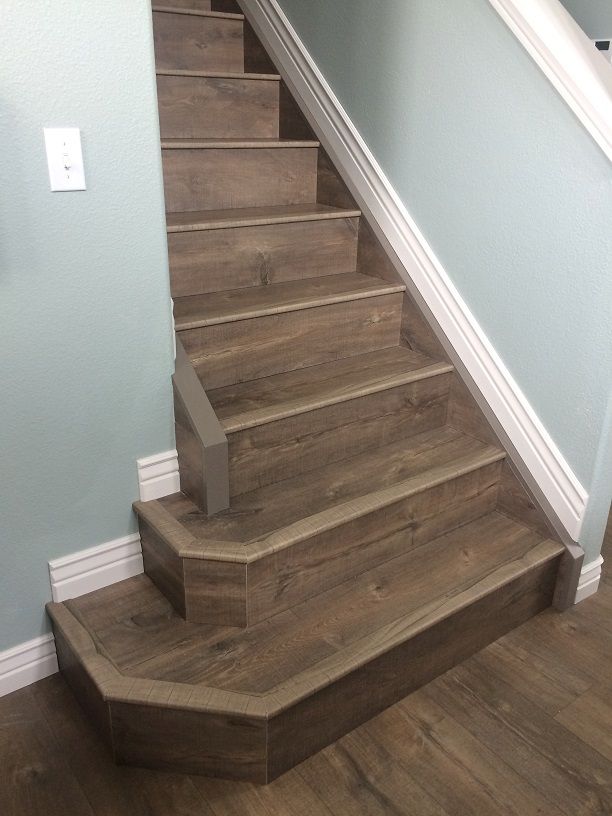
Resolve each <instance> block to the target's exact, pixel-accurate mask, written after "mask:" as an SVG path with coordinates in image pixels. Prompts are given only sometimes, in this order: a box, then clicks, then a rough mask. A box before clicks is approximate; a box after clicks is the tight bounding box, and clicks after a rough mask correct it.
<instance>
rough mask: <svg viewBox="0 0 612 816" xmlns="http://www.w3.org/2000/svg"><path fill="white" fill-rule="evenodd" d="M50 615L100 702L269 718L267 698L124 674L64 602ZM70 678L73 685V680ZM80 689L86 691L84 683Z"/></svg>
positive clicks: (52, 607) (54, 605)
mask: <svg viewBox="0 0 612 816" xmlns="http://www.w3.org/2000/svg"><path fill="white" fill-rule="evenodd" d="M47 612H48V614H49V617H50V618H51V621H52V623H53V631H54V633H55V635H56V637H57V638H58V639H60V638H61V639H62V640H63V641H64V642H65V643H66V644H67V646H68V647H69V649H70V651H71V652H72V654H73V656H74V658H75V659H76V661H77V663H78V666H79V668H80V669H81V670H82V671H84V672H85V674H86V676H87V677H88V679H89V680H90V682H91V684H92V685H93V687H94V690H95V692H97V694H98V695H99V699H100V702H104V703H113V702H115V703H127V704H133V705H144V706H150V707H152V708H168V709H176V710H183V711H192V712H201V713H208V714H220V715H244V716H248V717H252V718H253V719H266V718H267V715H268V705H267V701H266V699H265V698H264V696H263V695H259V694H255V693H252V692H248V693H241V692H234V691H225V690H223V689H218V688H214V687H211V686H199V685H198V686H190V685H187V684H185V683H172V682H168V681H165V680H150V679H145V678H139V677H130V676H127V675H123V674H121V672H120V671H119V670H118V669H117V667H116V666H115V665H114V663H113V662H112V661H111V660H109V659H108V658H107V657H105V656H104V655H102V654H101V653H100V652H99V651H98V649H97V647H96V645H95V643H94V641H93V640H92V638H91V635H90V634H89V632H88V630H87V629H86V628H85V627H84V626H83V624H82V623H81V622H80V621H79V620H78V618H77V617H76V615H75V614H74V612H72V611H71V610H70V609H68V607H67V606H66V605H65V604H64V603H49V604H47ZM61 668H62V666H61V665H60V669H61ZM71 668H72V666H71ZM67 679H68V681H69V683H70V677H68V678H67ZM78 690H79V691H81V690H82V686H81V684H80V683H79V689H78Z"/></svg>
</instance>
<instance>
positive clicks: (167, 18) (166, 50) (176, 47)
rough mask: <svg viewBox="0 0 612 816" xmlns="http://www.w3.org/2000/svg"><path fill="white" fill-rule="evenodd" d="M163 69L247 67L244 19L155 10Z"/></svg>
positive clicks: (157, 54)
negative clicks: (245, 60)
mask: <svg viewBox="0 0 612 816" xmlns="http://www.w3.org/2000/svg"><path fill="white" fill-rule="evenodd" d="M153 31H154V38H155V63H156V65H157V68H158V69H160V70H170V71H172V70H180V71H218V72H221V71H225V72H227V73H241V72H243V71H244V37H243V22H242V20H231V19H224V18H221V17H197V16H192V15H189V14H168V13H165V12H153Z"/></svg>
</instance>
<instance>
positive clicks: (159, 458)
mask: <svg viewBox="0 0 612 816" xmlns="http://www.w3.org/2000/svg"><path fill="white" fill-rule="evenodd" d="M137 467H138V487H139V490H140V501H152V500H153V499H162V498H163V497H164V496H171V495H172V494H173V493H178V492H179V491H180V489H181V483H180V478H179V466H178V453H177V452H176V450H171V451H165V452H164V453H156V454H155V455H154V456H147V457H146V458H144V459H138V461H137Z"/></svg>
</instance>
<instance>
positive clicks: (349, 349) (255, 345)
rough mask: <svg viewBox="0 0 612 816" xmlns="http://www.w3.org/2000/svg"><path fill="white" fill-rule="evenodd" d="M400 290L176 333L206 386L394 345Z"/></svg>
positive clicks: (220, 384)
mask: <svg viewBox="0 0 612 816" xmlns="http://www.w3.org/2000/svg"><path fill="white" fill-rule="evenodd" d="M401 297H402V296H401V294H394V295H383V296H380V297H373V298H365V299H362V300H354V301H350V302H348V303H336V304H332V305H329V306H320V307H318V308H312V309H304V310H301V311H297V312H286V313H281V314H274V315H269V316H265V317H259V318H256V319H251V320H243V321H238V322H233V323H226V324H216V325H213V326H208V327H205V328H201V329H192V330H189V331H183V332H181V339H182V340H183V344H184V346H185V350H186V351H187V353H188V354H189V355H190V357H191V358H192V360H194V362H195V364H196V368H197V373H198V376H199V377H200V379H201V381H202V382H203V383H204V385H205V387H206V388H207V389H213V388H220V387H222V386H225V385H231V384H233V383H238V382H243V381H245V380H253V379H257V378H258V377H267V376H270V375H271V374H279V373H281V372H283V371H293V370H296V369H299V368H305V367H307V366H311V365H318V364H319V363H326V362H331V361H333V360H339V359H342V358H345V357H351V356H353V355H357V354H365V353H368V352H370V351H374V350H376V349H382V348H391V347H392V346H395V345H396V344H397V337H398V332H399V323H400V319H401V311H400V310H401Z"/></svg>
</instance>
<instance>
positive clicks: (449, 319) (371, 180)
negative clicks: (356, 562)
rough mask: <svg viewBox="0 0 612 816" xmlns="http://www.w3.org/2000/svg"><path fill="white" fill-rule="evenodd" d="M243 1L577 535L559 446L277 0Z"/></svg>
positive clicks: (579, 515)
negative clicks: (492, 343)
mask: <svg viewBox="0 0 612 816" xmlns="http://www.w3.org/2000/svg"><path fill="white" fill-rule="evenodd" d="M242 7H243V9H244V11H245V13H246V15H247V17H248V19H249V21H250V23H251V24H252V25H253V27H254V29H255V31H256V32H257V34H258V35H259V37H260V38H261V40H262V42H263V43H264V45H265V46H266V47H267V48H268V49H269V51H270V54H271V55H272V57H273V58H274V59H275V62H276V64H277V67H278V69H279V70H280V72H281V73H282V75H283V78H284V80H285V81H286V83H287V85H288V86H289V88H290V90H291V91H292V92H293V93H294V95H295V97H296V99H297V100H298V101H300V102H301V106H302V108H303V110H304V113H305V115H306V116H307V118H308V119H309V120H310V122H311V124H312V125H313V126H314V127H315V129H316V130H317V133H318V136H319V138H320V139H321V143H322V144H323V146H324V148H325V150H326V151H327V152H328V153H329V155H330V156H331V158H332V160H333V161H334V162H335V163H336V165H337V167H338V168H339V169H340V170H341V171H342V172H343V174H344V176H345V181H346V182H347V184H348V185H349V187H350V189H351V192H352V193H353V195H354V196H355V199H356V201H357V203H358V205H359V207H360V208H361V209H362V211H363V212H364V214H365V215H366V216H367V217H368V218H369V219H370V220H371V221H372V226H373V227H374V228H375V229H377V230H379V231H380V234H381V237H382V238H383V239H384V240H385V241H386V242H388V244H389V245H390V246H391V248H392V249H393V251H394V252H395V253H396V255H397V258H398V260H399V262H400V263H399V265H398V272H399V273H400V274H401V275H402V277H403V278H404V280H405V282H406V283H407V285H408V288H409V290H410V291H412V292H413V293H414V294H415V295H416V296H419V297H421V298H422V299H423V301H424V302H425V304H426V306H427V308H428V309H429V310H430V312H431V314H432V315H433V317H434V319H435V321H437V323H438V325H439V326H440V328H441V330H442V331H443V332H444V334H445V336H446V338H447V340H448V343H449V344H450V346H451V348H452V349H453V351H454V355H455V356H456V358H457V359H458V360H460V361H461V363H462V364H463V366H464V367H465V368H466V370H467V372H468V374H469V375H470V377H471V378H472V379H473V381H474V383H475V384H476V386H477V388H478V389H479V390H480V392H481V394H482V395H483V397H484V399H485V400H486V401H487V403H488V405H489V408H490V409H491V411H492V412H493V414H494V415H495V417H496V418H497V421H498V422H499V423H500V425H501V427H502V428H503V430H504V432H505V433H506V435H507V436H508V439H509V440H510V442H511V444H512V445H513V446H514V448H515V450H516V453H517V455H518V456H519V457H520V459H521V460H522V462H523V465H524V468H523V469H524V470H525V471H526V472H527V473H529V474H530V475H531V478H532V479H533V480H534V482H535V484H536V485H537V486H538V487H539V489H540V490H541V492H542V494H543V495H544V497H545V498H546V500H547V501H548V502H549V504H550V506H551V508H552V510H553V511H554V513H555V514H556V515H557V517H558V519H559V522H560V524H561V525H562V526H563V528H564V529H565V530H566V531H567V533H568V535H569V536H570V537H571V538H572V539H573V540H574V541H577V540H578V536H579V533H580V528H581V524H582V520H583V516H584V512H585V509H586V503H587V501H588V495H587V492H586V491H585V489H584V487H583V486H582V485H581V484H580V482H579V481H578V479H577V478H576V476H575V474H574V473H573V471H572V469H571V468H570V466H569V464H568V463H567V461H566V460H565V459H564V457H563V455H562V454H561V451H560V450H559V449H558V448H557V446H556V445H555V443H554V442H553V440H552V438H551V437H550V435H549V434H548V432H547V431H546V429H545V428H544V426H543V424H542V422H541V421H540V419H539V418H538V416H537V415H536V413H535V412H534V410H533V408H532V407H531V405H530V404H529V402H528V401H527V398H526V397H525V395H524V394H523V393H522V391H521V389H520V388H519V386H518V384H517V383H516V382H515V380H514V379H513V378H512V376H511V375H510V372H509V371H508V369H507V368H506V366H505V365H504V363H503V362H502V360H501V358H500V357H499V355H498V354H497V352H496V351H495V349H494V348H493V346H492V345H491V343H490V342H489V340H488V338H487V337H486V335H485V333H484V332H483V330H482V328H481V327H480V326H479V324H478V323H477V321H476V319H475V317H474V315H473V314H472V313H471V312H470V310H469V308H468V306H467V304H466V303H465V301H464V300H463V298H462V297H461V295H460V294H459V292H458V290H457V288H456V287H455V286H454V284H453V283H452V281H451V280H450V278H449V276H448V274H447V273H446V271H445V270H444V268H443V267H442V265H441V263H440V262H439V260H438V259H437V257H436V256H435V254H434V252H433V250H432V249H431V247H430V246H429V244H428V243H427V241H426V240H425V238H424V236H423V235H422V233H421V232H420V230H419V229H418V227H417V226H416V224H415V223H414V221H413V219H412V218H411V216H410V214H409V213H408V211H407V209H406V207H405V206H404V204H403V203H402V201H401V200H400V198H399V196H398V195H397V193H396V192H395V190H394V189H393V187H392V185H391V183H390V181H389V180H388V178H387V177H386V176H385V174H384V172H383V170H382V168H381V167H380V165H379V164H378V162H377V161H376V159H375V158H374V156H373V155H372V153H371V151H370V150H369V148H368V147H367V145H366V144H365V142H364V141H363V139H362V138H361V136H360V134H359V132H358V131H357V129H356V127H355V125H354V124H353V123H352V121H351V120H350V118H349V116H348V114H347V113H346V111H345V110H344V108H343V107H342V105H341V103H340V101H339V100H338V98H337V97H336V96H335V94H334V92H333V91H332V89H331V87H330V86H329V84H328V83H327V81H326V80H325V78H324V77H323V75H322V74H321V72H320V71H319V69H318V68H317V66H316V64H315V63H314V61H313V59H312V57H311V56H310V54H309V53H308V51H307V49H306V47H305V46H304V44H303V43H302V41H301V40H300V38H299V37H298V35H297V33H296V31H295V30H294V29H293V27H292V25H291V23H290V22H289V20H288V19H287V17H286V15H285V14H284V12H283V11H282V9H281V8H280V6H279V5H278V3H277V2H276V0H242Z"/></svg>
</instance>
